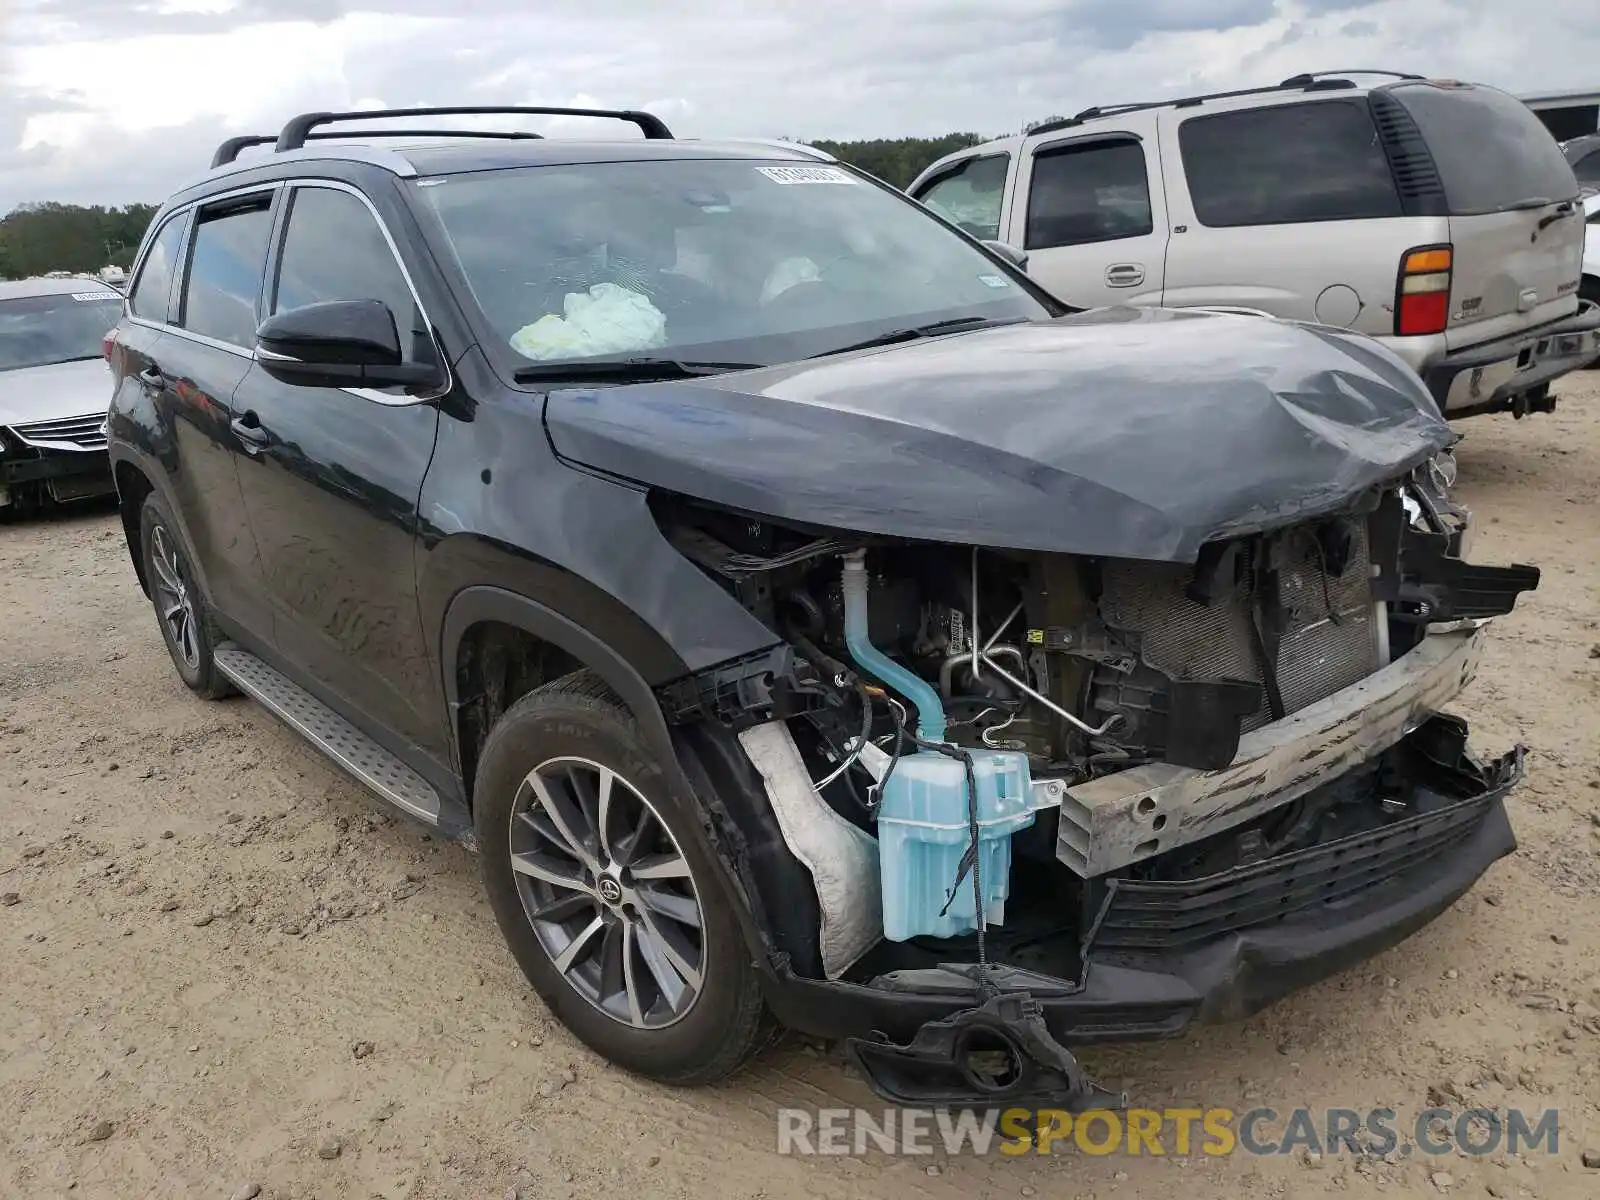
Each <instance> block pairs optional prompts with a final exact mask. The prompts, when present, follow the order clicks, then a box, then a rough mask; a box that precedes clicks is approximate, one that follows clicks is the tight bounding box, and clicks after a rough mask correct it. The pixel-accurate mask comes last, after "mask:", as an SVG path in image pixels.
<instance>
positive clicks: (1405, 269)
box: [1394, 246, 1455, 337]
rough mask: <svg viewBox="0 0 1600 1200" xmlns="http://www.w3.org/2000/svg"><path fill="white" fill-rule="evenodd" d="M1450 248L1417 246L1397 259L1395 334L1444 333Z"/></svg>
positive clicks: (1448, 312) (1447, 310) (1447, 311)
mask: <svg viewBox="0 0 1600 1200" xmlns="http://www.w3.org/2000/svg"><path fill="white" fill-rule="evenodd" d="M1454 258H1455V256H1454V255H1453V254H1452V253H1451V249H1450V247H1449V246H1419V247H1417V249H1415V250H1408V251H1407V252H1406V255H1405V257H1404V258H1402V259H1401V260H1400V283H1399V287H1398V288H1397V289H1396V294H1395V303H1394V331H1395V333H1396V334H1398V335H1400V336H1401V337H1410V336H1413V335H1416V334H1424V333H1443V332H1444V327H1445V325H1446V324H1447V323H1448V322H1449V320H1450V268H1451V266H1452V264H1453V262H1454Z"/></svg>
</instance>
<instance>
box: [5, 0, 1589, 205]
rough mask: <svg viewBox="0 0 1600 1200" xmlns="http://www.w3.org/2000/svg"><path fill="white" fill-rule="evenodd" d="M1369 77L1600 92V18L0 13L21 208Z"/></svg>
mask: <svg viewBox="0 0 1600 1200" xmlns="http://www.w3.org/2000/svg"><path fill="white" fill-rule="evenodd" d="M379 3H382V4H383V7H384V9H385V11H383V12H378V11H374V9H375V8H376V6H377V5H378V4H379ZM673 10H681V12H674V11H673ZM684 14H687V15H684ZM1351 66H1357V67H1359V66H1381V67H1389V68H1392V69H1396V70H1413V71H1420V72H1424V73H1427V74H1434V75H1448V76H1454V77H1458V78H1467V79H1475V80H1481V81H1484V82H1488V83H1493V84H1497V85H1499V86H1501V87H1505V88H1508V89H1510V90H1512V91H1517V92H1524V93H1525V92H1528V91H1544V90H1555V89H1563V88H1575V87H1586V86H1591V85H1593V86H1600V3H1597V2H1596V0H1522V2H1518V0H1375V2H1368V3H1363V2H1362V0H532V2H530V0H370V7H369V4H368V3H364V2H363V0H0V213H4V212H6V211H8V210H9V209H10V208H11V207H12V206H14V205H15V204H18V203H22V202H24V201H29V200H62V201H72V202H78V203H97V202H98V203H126V202H131V201H136V200H148V201H152V202H155V201H159V200H160V199H162V198H163V197H164V196H165V195H166V194H167V193H168V192H170V191H171V190H173V189H174V188H175V187H176V186H177V185H178V184H180V183H181V182H182V181H183V180H184V179H185V177H186V176H188V175H192V174H193V173H195V172H197V171H199V170H201V169H203V168H204V167H205V165H206V163H207V162H208V161H209V158H210V154H211V151H212V149H213V148H214V146H215V145H216V143H217V142H218V141H220V140H221V139H222V138H223V137H225V136H228V135H229V134H233V133H238V132H251V131H254V132H267V131H270V130H275V129H277V127H278V126H279V125H281V124H282V122H283V121H284V119H285V118H286V117H288V116H291V115H293V114H294V113H295V112H297V111H304V110H311V109H321V108H335V109H337V108H349V107H383V106H388V107H401V106H405V105H412V104H484V103H508V104H566V105H574V104H596V105H604V106H617V107H647V108H650V109H652V110H653V111H655V112H657V113H659V114H661V115H662V116H663V117H665V118H666V119H667V120H668V122H669V123H670V124H671V125H672V126H673V127H674V129H675V130H677V131H678V132H680V133H683V134H693V135H702V136H739V135H748V136H756V137H816V138H822V137H827V138H855V137H877V136H886V137H893V136H901V135H907V134H939V133H946V132H949V131H951V130H957V129H959V130H975V131H978V132H982V133H992V134H999V133H1005V132H1009V131H1012V130H1015V129H1018V128H1020V127H1021V126H1022V125H1023V124H1025V123H1026V122H1027V121H1030V120H1034V119H1037V118H1040V117H1044V116H1048V115H1050V114H1052V113H1061V112H1073V111H1076V110H1077V109H1078V108H1082V107H1086V106H1088V105H1090V104H1094V103H1107V102H1115V101H1123V100H1132V99H1151V98H1159V97H1161V96H1164V95H1169V94H1174V93H1181V92H1183V91H1187V90H1210V89H1216V88H1225V87H1232V86H1239V85H1249V84H1258V83H1266V82H1271V81H1274V80H1276V79H1280V78H1282V77H1284V76H1287V75H1291V74H1294V73H1295V72H1297V71H1301V70H1307V69H1312V70H1315V69H1319V68H1344V67H1351Z"/></svg>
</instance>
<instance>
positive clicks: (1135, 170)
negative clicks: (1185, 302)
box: [1005, 113, 1167, 308]
mask: <svg viewBox="0 0 1600 1200" xmlns="http://www.w3.org/2000/svg"><path fill="white" fill-rule="evenodd" d="M1155 134H1156V125H1155V121H1154V118H1153V116H1152V115H1151V114H1150V113H1134V114H1129V115H1128V117H1127V118H1125V119H1116V120H1114V121H1109V122H1099V121H1097V122H1095V123H1094V125H1093V127H1092V132H1090V131H1086V130H1084V129H1082V128H1078V129H1073V130H1071V131H1063V132H1058V133H1052V134H1046V135H1043V136H1041V137H1040V138H1039V139H1038V140H1034V139H1029V140H1028V141H1027V142H1025V143H1023V151H1022V156H1021V162H1020V163H1019V164H1018V167H1017V188H1016V194H1015V199H1014V202H1013V203H1012V205H1011V208H1010V210H1009V213H1008V223H1009V228H1008V229H1007V232H1006V235H1005V240H1006V241H1008V242H1011V243H1012V244H1013V245H1018V246H1021V247H1023V248H1024V249H1025V250H1027V251H1028V274H1029V275H1031V276H1033V277H1034V278H1035V279H1037V280H1038V281H1039V282H1040V283H1041V284H1042V285H1043V286H1044V287H1045V288H1046V289H1047V290H1048V291H1050V292H1051V293H1052V294H1054V295H1056V296H1059V297H1060V298H1061V299H1062V300H1065V301H1066V302H1067V303H1068V304H1076V305H1082V306H1083V307H1086V308H1094V307H1098V306H1101V305H1107V304H1160V303H1161V288H1162V280H1163V273H1164V270H1165V264H1166V254H1167V211H1166V204H1165V201H1164V199H1163V196H1162V191H1161V184H1160V181H1161V159H1160V152H1159V149H1158V147H1157V143H1156V136H1155Z"/></svg>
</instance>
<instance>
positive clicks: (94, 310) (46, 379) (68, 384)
mask: <svg viewBox="0 0 1600 1200" xmlns="http://www.w3.org/2000/svg"><path fill="white" fill-rule="evenodd" d="M121 316H122V296H121V295H120V294H119V293H117V292H116V291H114V290H112V289H111V288H110V287H107V286H106V285H105V284H103V283H101V282H100V281H99V280H98V279H90V278H83V277H78V278H71V277H69V278H66V279H60V278H55V279H24V280H22V281H21V282H13V283H3V282H0V515H5V514H15V513H24V512H28V511H31V510H32V509H34V508H36V507H37V506H38V504H39V503H40V501H42V500H45V499H50V500H54V501H56V502H57V503H64V502H66V501H69V500H79V499H83V498H86V497H89V496H100V495H106V494H109V493H110V492H112V491H114V490H115V487H114V485H113V483H112V479H111V468H110V463H109V460H108V459H107V456H106V435H105V430H104V428H103V427H104V424H105V418H106V406H107V404H108V403H109V402H110V399H111V379H110V376H109V374H108V371H107V367H106V361H105V350H104V340H105V336H106V334H107V333H109V332H110V331H111V329H112V327H113V326H115V325H116V323H117V321H118V319H120V318H121Z"/></svg>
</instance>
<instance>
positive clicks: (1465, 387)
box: [1422, 303, 1600, 417]
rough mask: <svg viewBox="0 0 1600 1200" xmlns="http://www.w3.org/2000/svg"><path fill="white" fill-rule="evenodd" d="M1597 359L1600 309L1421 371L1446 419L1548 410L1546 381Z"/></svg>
mask: <svg viewBox="0 0 1600 1200" xmlns="http://www.w3.org/2000/svg"><path fill="white" fill-rule="evenodd" d="M1596 358H1600V305H1594V304H1587V303H1585V304H1583V305H1581V306H1580V307H1579V309H1578V311H1577V312H1576V313H1574V314H1573V315H1572V316H1570V317H1565V318H1563V319H1562V320H1559V321H1556V322H1553V323H1552V324H1549V325H1541V326H1539V327H1538V328H1537V329H1528V330H1523V331H1522V332H1520V333H1517V334H1514V335H1512V336H1510V337H1505V338H1500V339H1498V340H1496V341H1493V342H1485V343H1483V344H1482V345H1479V346H1469V347H1467V348H1466V349H1464V350H1457V351H1456V352H1455V353H1453V354H1447V355H1445V357H1443V358H1441V359H1438V360H1437V361H1435V362H1432V363H1429V364H1427V365H1426V366H1424V367H1423V369H1422V379H1423V382H1424V383H1426V384H1427V385H1428V390H1429V391H1430V392H1432V393H1433V398H1434V400H1435V401H1436V402H1437V403H1438V405H1439V410H1440V411H1441V412H1443V413H1444V414H1445V415H1446V416H1448V417H1466V416H1473V415H1475V414H1477V413H1486V412H1502V411H1511V412H1515V413H1517V415H1519V416H1520V415H1522V414H1523V413H1525V412H1528V411H1533V410H1537V409H1540V408H1544V409H1548V408H1549V406H1550V402H1549V400H1548V399H1547V397H1546V395H1545V393H1546V391H1547V389H1548V385H1549V384H1550V382H1551V381H1552V380H1555V379H1558V378H1560V377H1561V376H1562V375H1565V374H1567V373H1568V372H1569V371H1575V370H1578V369H1579V368H1581V367H1585V366H1588V365H1589V364H1590V363H1591V362H1593V361H1594V360H1595V359H1596Z"/></svg>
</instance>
